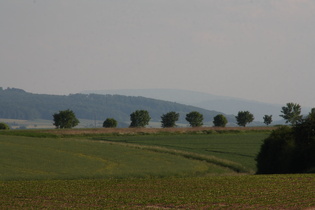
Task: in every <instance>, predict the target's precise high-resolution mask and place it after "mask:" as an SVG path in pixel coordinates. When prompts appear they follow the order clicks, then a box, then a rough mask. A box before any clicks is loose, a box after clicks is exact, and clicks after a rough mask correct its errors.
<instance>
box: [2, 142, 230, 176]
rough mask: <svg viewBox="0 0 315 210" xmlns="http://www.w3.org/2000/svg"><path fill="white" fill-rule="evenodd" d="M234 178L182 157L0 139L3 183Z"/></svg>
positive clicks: (107, 145) (79, 144) (89, 144)
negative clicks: (220, 176)
mask: <svg viewBox="0 0 315 210" xmlns="http://www.w3.org/2000/svg"><path fill="white" fill-rule="evenodd" d="M209 173H210V174H212V173H214V174H222V173H233V171H231V170H229V169H226V168H222V167H218V166H216V165H213V164H210V163H207V162H204V161H198V160H193V159H188V158H184V157H182V156H179V155H172V154H167V153H157V152H154V151H150V150H143V149H142V150H140V149H137V148H131V147H125V146H121V145H115V144H110V143H103V142H100V141H98V142H95V141H90V140H85V139H72V138H67V139H60V138H32V137H23V136H1V139H0V180H32V179H79V178H128V177H142V178H145V177H165V176H195V175H198V174H199V175H206V174H209Z"/></svg>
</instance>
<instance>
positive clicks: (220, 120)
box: [213, 114, 228, 127]
mask: <svg viewBox="0 0 315 210" xmlns="http://www.w3.org/2000/svg"><path fill="white" fill-rule="evenodd" d="M227 122H228V121H227V119H226V117H225V116H224V115H223V114H218V115H217V116H215V117H214V118H213V125H214V126H215V127H225V125H226V124H227Z"/></svg>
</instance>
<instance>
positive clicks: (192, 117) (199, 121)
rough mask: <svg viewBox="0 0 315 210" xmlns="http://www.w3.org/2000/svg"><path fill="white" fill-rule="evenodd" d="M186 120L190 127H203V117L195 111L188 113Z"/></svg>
mask: <svg viewBox="0 0 315 210" xmlns="http://www.w3.org/2000/svg"><path fill="white" fill-rule="evenodd" d="M186 120H187V121H188V122H189V124H190V126H191V127H200V126H202V125H203V115H202V114H200V113H199V112H196V111H192V112H189V113H188V114H187V115H186Z"/></svg>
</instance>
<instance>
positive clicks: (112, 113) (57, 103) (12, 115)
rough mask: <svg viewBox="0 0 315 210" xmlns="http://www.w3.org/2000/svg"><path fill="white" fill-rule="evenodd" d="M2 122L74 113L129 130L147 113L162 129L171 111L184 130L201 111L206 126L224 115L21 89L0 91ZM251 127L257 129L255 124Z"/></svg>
mask: <svg viewBox="0 0 315 210" xmlns="http://www.w3.org/2000/svg"><path fill="white" fill-rule="evenodd" d="M0 98H1V100H0V118H6V119H25V120H32V119H46V120H52V115H53V114H54V113H57V112H58V111H60V110H65V109H71V110H73V111H74V112H75V114H76V116H77V118H79V119H90V120H100V121H104V120H105V119H106V118H109V117H110V118H115V119H116V120H117V121H118V122H119V126H120V127H127V126H128V125H129V123H130V114H131V113H132V112H134V111H135V110H139V109H144V110H147V111H148V112H149V114H150V116H151V122H155V125H156V126H157V127H158V126H160V121H161V116H162V115H163V114H166V113H167V112H170V111H175V112H178V113H179V114H180V119H179V121H178V123H179V124H182V126H188V122H187V121H186V120H185V116H186V114H187V113H189V112H191V111H198V112H200V113H201V114H203V115H204V124H205V125H207V126H211V125H212V121H213V117H214V116H216V115H217V114H224V113H221V112H217V111H209V110H206V109H203V108H199V107H195V106H191V105H184V104H180V103H177V102H169V101H163V100H158V99H152V98H146V97H142V96H123V95H110V94H107V95H101V94H70V95H68V96H66V95H48V94H33V93H29V92H26V91H24V90H21V89H17V88H8V89H5V90H3V89H2V88H0ZM226 117H227V119H228V121H229V124H228V126H235V125H236V124H235V122H236V120H235V117H234V116H233V115H226ZM251 125H257V124H255V122H253V123H251Z"/></svg>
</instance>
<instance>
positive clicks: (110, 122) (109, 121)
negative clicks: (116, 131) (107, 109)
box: [103, 118, 117, 128]
mask: <svg viewBox="0 0 315 210" xmlns="http://www.w3.org/2000/svg"><path fill="white" fill-rule="evenodd" d="M103 127H104V128H116V127H117V121H116V120H115V119H114V118H106V120H105V121H104V122H103Z"/></svg>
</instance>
